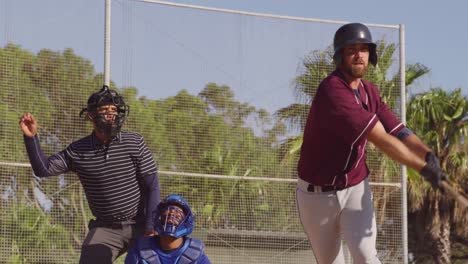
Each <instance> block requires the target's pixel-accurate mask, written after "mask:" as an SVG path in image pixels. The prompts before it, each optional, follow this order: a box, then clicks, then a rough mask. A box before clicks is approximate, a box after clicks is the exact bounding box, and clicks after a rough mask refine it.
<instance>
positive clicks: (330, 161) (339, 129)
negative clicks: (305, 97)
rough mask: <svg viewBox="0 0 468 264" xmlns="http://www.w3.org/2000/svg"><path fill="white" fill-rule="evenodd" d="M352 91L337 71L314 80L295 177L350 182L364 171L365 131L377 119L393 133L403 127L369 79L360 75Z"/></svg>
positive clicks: (320, 183) (319, 182)
mask: <svg viewBox="0 0 468 264" xmlns="http://www.w3.org/2000/svg"><path fill="white" fill-rule="evenodd" d="M358 90H359V94H360V96H358V95H357V94H356V93H355V91H354V90H353V89H352V88H351V87H350V86H349V85H348V84H347V83H346V82H345V81H344V77H343V75H342V74H341V73H340V72H339V71H338V70H335V71H334V72H332V73H331V74H330V75H329V76H328V77H327V78H325V79H324V80H323V81H322V82H321V83H320V86H319V88H318V90H317V94H316V96H315V97H314V100H313V101H312V106H311V108H310V112H309V116H308V118H307V123H306V127H305V130H304V141H303V143H302V148H301V156H300V159H299V164H298V173H299V177H300V178H301V179H303V180H305V181H307V182H309V183H311V184H313V185H318V186H327V185H331V186H336V187H338V188H345V187H349V186H353V185H356V184H358V183H359V182H361V181H362V180H364V179H365V178H366V177H367V176H368V175H369V169H368V167H367V164H366V144H367V134H368V133H369V132H370V131H371V129H372V128H373V127H374V125H375V124H376V123H377V121H380V122H381V123H382V124H383V126H384V127H385V130H386V131H387V133H390V134H392V135H394V136H395V135H396V134H397V133H398V132H399V131H400V130H401V129H403V128H404V127H405V126H404V125H403V123H402V122H401V121H399V120H398V118H397V117H396V116H395V114H394V113H393V112H392V111H391V110H390V108H388V106H387V105H386V104H385V103H384V102H382V99H381V98H380V94H379V92H378V89H377V87H376V86H375V85H374V84H372V83H370V82H368V81H365V80H362V81H361V84H360V85H359V88H358Z"/></svg>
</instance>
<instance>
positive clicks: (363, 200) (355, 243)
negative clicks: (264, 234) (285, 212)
mask: <svg viewBox="0 0 468 264" xmlns="http://www.w3.org/2000/svg"><path fill="white" fill-rule="evenodd" d="M333 60H334V63H335V65H336V70H335V71H334V72H332V73H331V74H330V75H329V76H328V77H327V78H325V79H324V80H323V81H322V82H321V84H320V86H319V88H318V90H317V94H316V96H315V97H314V100H313V102H312V106H311V108H310V112H309V116H308V119H307V123H306V128H305V131H304V141H303V145H302V148H301V156H300V160H299V164H298V175H299V179H298V185H297V189H296V199H297V205H298V208H299V214H300V219H301V223H302V225H303V227H304V230H305V232H306V234H307V236H308V238H309V242H310V245H311V247H312V250H313V251H314V255H315V257H316V259H317V262H318V263H324V264H329V263H344V257H343V254H342V248H341V235H342V236H343V238H344V240H345V241H346V243H347V245H348V247H349V249H350V252H351V255H352V258H353V261H354V263H355V264H356V263H380V261H379V259H378V257H377V250H376V246H375V244H376V243H375V242H376V232H377V230H376V222H375V216H374V207H373V202H372V193H371V190H370V187H369V182H368V176H369V169H368V167H367V165H366V149H365V148H366V144H367V141H370V142H372V143H373V144H374V145H375V146H376V147H377V148H379V149H380V150H381V151H383V152H384V153H385V154H386V155H388V156H389V157H390V158H392V159H394V160H396V161H398V162H400V163H402V164H404V165H406V166H409V167H411V168H413V169H415V170H417V171H419V172H420V173H421V175H422V176H423V177H424V178H425V179H426V180H428V181H430V182H431V184H432V185H433V186H434V187H435V188H438V187H440V185H439V184H440V182H441V180H443V179H444V178H445V175H444V174H443V172H442V169H441V168H440V164H439V163H440V162H439V160H438V159H437V157H436V156H435V155H434V154H433V152H432V151H431V149H430V148H429V147H428V146H426V145H425V144H424V143H423V142H422V141H421V140H420V139H419V138H418V137H417V136H416V135H415V134H414V133H413V132H412V131H411V130H409V129H408V128H406V127H405V125H404V124H403V123H402V122H401V121H399V120H398V119H397V117H396V116H395V114H394V113H393V112H392V111H391V110H390V109H389V107H388V106H387V105H386V104H385V103H384V102H383V101H382V99H381V98H380V95H379V92H378V89H377V87H376V86H375V85H374V84H372V83H370V82H368V81H366V80H363V79H362V77H363V76H364V74H365V73H366V71H367V68H368V63H369V62H370V63H371V64H373V65H374V66H375V65H376V64H377V52H376V44H375V43H374V42H373V41H372V37H371V34H370V32H369V29H368V28H367V27H366V26H365V25H363V24H360V23H350V24H346V25H344V26H342V27H340V28H339V29H338V30H337V31H336V33H335V37H334V56H333Z"/></svg>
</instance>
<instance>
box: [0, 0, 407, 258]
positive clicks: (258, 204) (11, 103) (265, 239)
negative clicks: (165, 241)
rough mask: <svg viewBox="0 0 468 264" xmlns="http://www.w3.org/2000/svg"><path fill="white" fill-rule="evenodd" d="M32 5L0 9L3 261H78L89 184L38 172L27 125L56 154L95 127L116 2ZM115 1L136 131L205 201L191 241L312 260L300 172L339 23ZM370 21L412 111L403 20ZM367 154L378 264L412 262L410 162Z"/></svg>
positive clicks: (176, 184)
mask: <svg viewBox="0 0 468 264" xmlns="http://www.w3.org/2000/svg"><path fill="white" fill-rule="evenodd" d="M24 2H25V1H1V2H0V11H1V12H0V14H1V23H2V25H4V26H3V27H2V28H1V29H0V45H1V46H0V48H1V49H0V99H1V103H0V110H1V111H0V121H1V124H2V125H1V126H0V133H1V134H0V155H1V158H0V195H1V210H0V241H1V242H2V243H1V244H0V262H2V263H8V262H9V263H77V260H78V257H79V249H80V245H81V242H82V240H83V238H84V236H85V234H86V231H87V227H86V225H87V222H88V221H89V219H90V218H91V217H92V216H91V214H90V211H89V208H88V205H87V202H86V200H85V197H84V194H83V190H82V188H81V185H80V183H79V181H78V179H77V177H76V175H75V174H67V175H62V176H59V177H52V178H49V179H37V178H34V177H33V175H32V171H31V169H30V167H28V159H27V155H26V153H25V148H24V144H23V138H22V134H21V132H20V130H19V128H18V118H19V116H20V114H21V113H23V112H27V111H29V112H32V113H33V114H34V115H35V116H36V118H37V119H38V121H39V124H40V139H41V145H42V147H43V149H44V151H45V152H46V153H47V154H52V153H55V152H58V151H60V150H62V149H63V148H65V147H66V146H67V145H68V144H70V143H71V142H72V141H73V140H76V139H78V138H80V137H82V136H84V135H87V134H89V133H90V131H91V129H92V127H91V125H90V124H89V122H86V121H85V120H83V119H82V118H79V116H78V113H79V111H80V110H81V108H82V107H84V106H85V102H86V100H87V98H88V96H89V95H90V93H92V92H94V91H96V90H98V89H99V88H100V87H101V86H102V82H103V76H102V72H103V71H102V68H101V65H102V64H103V63H102V61H103V55H102V50H103V46H104V45H103V35H104V34H103V29H104V17H103V16H104V3H101V2H99V1H94V0H89V1H76V2H79V3H74V4H70V3H69V4H64V3H62V1H53V0H49V1H41V3H42V4H40V5H39V4H37V5H36V4H31V5H34V7H33V6H29V8H28V9H27V10H25V8H24ZM112 3H113V4H112V27H111V29H112V35H111V36H112V38H111V41H112V44H111V46H112V50H111V63H112V66H111V80H112V84H111V87H113V88H116V89H118V90H119V91H120V92H121V93H122V94H123V96H124V97H125V99H126V102H127V103H128V104H129V105H130V107H131V109H130V116H129V120H128V122H127V123H126V125H125V127H124V129H126V130H130V131H135V132H138V133H141V134H142V135H143V136H144V137H145V141H146V143H147V145H148V146H149V148H150V149H151V151H152V153H153V155H154V158H155V160H156V162H157V164H158V167H159V170H160V183H161V187H162V190H161V191H162V195H163V196H165V195H167V194H169V193H178V194H181V195H183V196H184V197H185V198H186V199H187V201H188V202H189V204H190V205H191V206H192V208H193V211H194V212H195V214H196V215H197V220H196V228H195V231H194V234H193V236H194V237H198V238H200V239H202V240H203V241H204V242H205V244H206V246H207V249H206V251H207V254H208V256H209V257H210V259H211V260H212V262H213V263H305V262H308V263H310V262H312V261H313V255H312V252H311V250H310V248H309V246H308V242H307V239H306V237H305V235H304V233H303V231H302V227H301V225H300V222H299V218H298V212H297V208H296V205H295V178H296V175H297V173H296V165H297V160H298V150H299V147H300V143H301V140H302V138H301V133H302V130H303V125H304V122H305V117H306V115H307V111H308V107H309V104H310V101H311V99H312V97H313V95H314V92H315V89H316V88H317V86H318V84H319V82H320V81H321V80H322V79H323V78H324V77H325V76H326V75H327V74H328V73H329V72H330V71H331V70H332V69H333V64H332V61H331V43H332V39H333V34H334V32H335V31H336V29H337V28H338V27H339V26H340V25H341V24H340V23H338V22H330V21H314V20H313V19H291V18H280V17H274V16H263V15H252V14H236V13H226V12H214V11H208V10H202V9H193V8H182V7H173V6H166V5H160V4H154V3H148V2H139V1H122V0H121V1H118V0H115V1H113V2H112ZM22 5H23V6H22ZM70 5H72V6H70ZM75 5H76V6H75ZM90 7H92V8H90ZM30 9H34V12H31V11H28V10H30ZM25 12H26V14H25ZM29 12H31V13H29ZM24 16H28V17H29V18H28V19H32V20H33V21H36V22H37V23H32V24H31V23H27V25H25V23H26V22H25V21H24V20H22V19H20V18H21V17H24ZM28 21H29V20H28ZM90 23H91V24H92V25H93V26H94V27H96V28H99V30H94V29H90V28H89V27H88V25H89V24H90ZM79 25H82V27H80V26H79ZM101 29H102V30H101ZM370 30H371V32H372V34H373V37H374V40H377V41H378V43H379V45H378V52H379V56H380V57H379V67H378V68H372V69H371V70H370V72H369V74H368V76H367V79H369V80H371V81H373V82H374V83H376V84H377V85H379V87H380V92H381V93H382V95H383V96H384V98H385V100H386V101H387V103H388V104H389V105H390V106H391V107H392V108H393V109H394V110H395V111H396V112H397V113H399V112H400V111H399V103H400V83H399V74H398V69H399V66H398V65H399V64H398V63H399V42H398V41H399V39H398V36H399V32H398V29H396V28H394V27H385V26H378V25H376V26H370ZM98 33H99V34H98ZM368 163H369V165H370V167H371V171H372V174H371V186H372V191H373V194H374V201H375V207H376V218H377V224H378V237H377V243H378V250H379V255H380V259H381V261H382V262H384V263H401V262H403V260H402V258H403V246H402V245H403V242H402V232H403V230H402V202H401V201H402V200H401V199H402V198H401V196H402V194H401V189H400V187H399V183H400V177H401V175H400V167H399V166H398V165H397V164H395V163H393V162H391V161H389V160H388V159H386V158H384V157H383V156H382V155H381V154H380V153H379V152H378V151H376V150H375V149H373V148H372V147H370V148H369V154H368ZM121 261H123V258H120V259H119V262H121Z"/></svg>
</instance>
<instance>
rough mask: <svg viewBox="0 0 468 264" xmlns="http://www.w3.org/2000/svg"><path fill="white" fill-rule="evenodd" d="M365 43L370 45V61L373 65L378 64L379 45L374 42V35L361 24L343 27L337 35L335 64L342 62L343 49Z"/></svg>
mask: <svg viewBox="0 0 468 264" xmlns="http://www.w3.org/2000/svg"><path fill="white" fill-rule="evenodd" d="M358 43H365V44H368V45H369V61H370V63H372V65H374V66H375V65H376V64H377V51H376V48H377V45H376V44H375V43H374V42H373V41H372V35H371V33H370V31H369V29H368V28H367V26H365V25H363V24H361V23H349V24H346V25H343V26H341V27H340V28H339V29H338V30H337V31H336V33H335V38H334V39H333V47H334V49H335V53H334V55H333V60H334V61H335V63H337V64H338V63H339V62H340V61H341V49H343V48H344V47H345V46H347V45H351V44H358Z"/></svg>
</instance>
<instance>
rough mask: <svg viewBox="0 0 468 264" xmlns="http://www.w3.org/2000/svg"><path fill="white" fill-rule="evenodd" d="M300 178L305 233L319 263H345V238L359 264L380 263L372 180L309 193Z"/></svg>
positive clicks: (299, 204) (299, 185) (301, 217)
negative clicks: (336, 189)
mask: <svg viewBox="0 0 468 264" xmlns="http://www.w3.org/2000/svg"><path fill="white" fill-rule="evenodd" d="M308 186H309V183H308V182H305V181H303V180H302V179H300V178H299V179H298V183H297V188H296V200H297V206H298V209H299V215H300V219H301V223H302V226H303V227H304V231H305V232H306V234H307V237H308V238H309V242H310V245H311V247H312V250H313V251H314V255H315V258H316V259H317V262H318V263H319V264H329V263H333V264H342V263H345V259H344V256H343V251H342V246H341V244H342V243H341V237H342V236H343V238H344V240H345V241H346V243H347V245H348V248H349V250H350V252H351V255H352V257H353V262H354V263H355V264H361V263H380V261H379V259H378V258H377V250H376V247H375V242H376V235H377V228H376V223H375V216H374V205H373V202H372V193H371V190H370V187H369V182H368V180H367V179H366V180H364V181H362V182H361V183H359V184H358V185H355V186H352V187H349V188H346V189H344V190H341V191H331V192H317V191H316V192H308V191H307V188H308Z"/></svg>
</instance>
